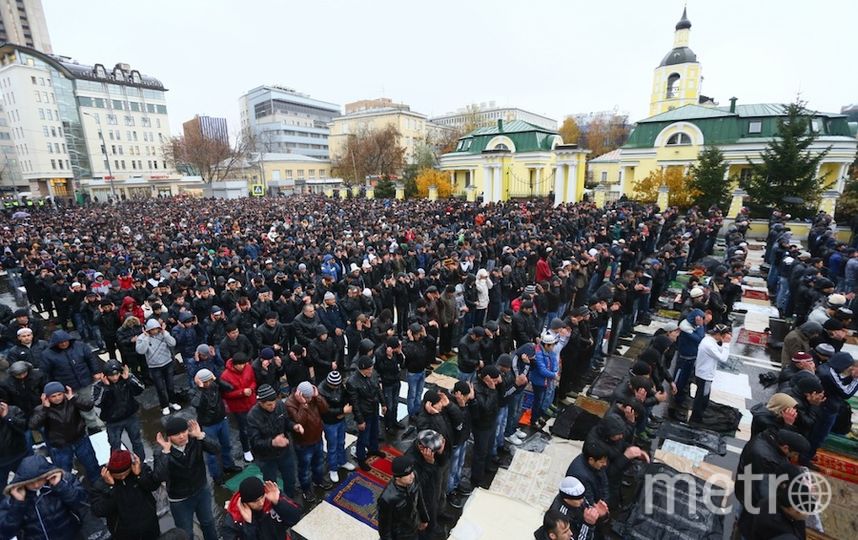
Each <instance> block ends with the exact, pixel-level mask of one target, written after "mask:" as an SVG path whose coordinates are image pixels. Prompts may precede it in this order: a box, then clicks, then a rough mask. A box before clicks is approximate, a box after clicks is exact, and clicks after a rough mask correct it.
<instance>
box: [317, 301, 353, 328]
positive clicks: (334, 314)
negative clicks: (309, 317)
mask: <svg viewBox="0 0 858 540" xmlns="http://www.w3.org/2000/svg"><path fill="white" fill-rule="evenodd" d="M316 313H318V314H319V320H320V321H322V324H324V325H325V328H327V329H328V332H330V333H331V334H332V335H333V333H334V330H336V329H337V328H339V329H340V330H343V331H345V329H346V327H347V326H348V324H346V317H345V316H344V315H343V312H342V310H341V309H340V306H339V305H337V304H334V305H333V306H328V305H323V306H322V307H320V308H319V309H317V310H316Z"/></svg>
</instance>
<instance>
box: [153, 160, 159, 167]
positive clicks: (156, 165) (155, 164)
mask: <svg viewBox="0 0 858 540" xmlns="http://www.w3.org/2000/svg"><path fill="white" fill-rule="evenodd" d="M152 165H154V166H155V167H154V168H155V169H157V168H158V162H157V161H153V162H152Z"/></svg>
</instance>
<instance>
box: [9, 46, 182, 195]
mask: <svg viewBox="0 0 858 540" xmlns="http://www.w3.org/2000/svg"><path fill="white" fill-rule="evenodd" d="M166 91H167V89H166V88H164V85H163V84H161V82H160V81H159V80H158V79H155V78H153V77H150V76H147V75H144V74H142V73H140V71H138V70H136V69H132V68H131V67H130V66H129V65H127V64H121V63H120V64H116V65H115V66H113V67H105V66H104V65H103V64H95V65H92V66H90V65H84V64H81V63H78V62H76V61H75V60H72V59H71V58H68V57H63V56H54V55H49V54H45V53H43V52H41V51H37V50H35V49H32V48H29V47H24V46H21V45H14V44H11V43H6V44H4V45H2V46H0V95H2V103H3V109H4V110H5V115H6V119H7V121H8V129H9V131H10V133H11V141H12V143H13V144H14V145H15V150H16V154H17V156H18V162H19V164H20V168H21V174H22V176H23V179H24V180H26V181H27V182H28V183H29V187H30V191H32V192H33V195H34V196H47V195H51V196H56V197H70V196H72V195H73V193H74V191H75V190H78V191H87V192H89V193H90V194H91V195H93V196H98V197H99V200H102V201H103V200H106V199H107V196H108V195H110V194H111V193H112V189H111V185H112V186H113V189H115V190H116V195H117V196H119V197H122V196H125V197H128V198H133V197H143V196H152V195H154V194H157V193H166V192H167V191H169V190H170V187H169V186H166V187H164V185H163V184H164V183H165V182H175V181H177V179H178V177H177V176H176V173H175V171H173V170H172V168H171V167H170V166H169V165H168V163H167V161H166V159H165V157H164V153H163V145H164V143H166V142H167V141H168V140H169V138H170V132H169V119H168V116H167V102H166V98H165V92H166ZM2 129H3V128H2V127H0V138H2Z"/></svg>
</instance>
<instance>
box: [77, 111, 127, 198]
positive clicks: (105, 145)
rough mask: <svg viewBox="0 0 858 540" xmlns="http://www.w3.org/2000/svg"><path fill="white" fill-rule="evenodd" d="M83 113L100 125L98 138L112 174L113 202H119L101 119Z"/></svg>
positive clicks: (109, 171)
mask: <svg viewBox="0 0 858 540" xmlns="http://www.w3.org/2000/svg"><path fill="white" fill-rule="evenodd" d="M81 114H84V115H86V116H89V117H90V118H92V119H93V120H95V125H96V126H98V140H99V142H100V143H101V151H102V153H103V154H104V163H106V164H107V175H108V176H110V193H111V195H113V202H114V203H116V202H119V199H117V198H116V186H114V185H113V181H114V180H116V179H115V178H114V177H113V171H112V170H111V169H110V156H108V155H107V144H105V142H104V133H102V132H101V120H99V118H98V117H97V116H95V115H94V114H92V113H88V112H84V111H81Z"/></svg>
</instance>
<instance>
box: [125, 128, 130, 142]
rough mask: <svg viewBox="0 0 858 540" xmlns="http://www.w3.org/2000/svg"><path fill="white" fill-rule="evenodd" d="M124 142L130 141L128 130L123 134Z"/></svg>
mask: <svg viewBox="0 0 858 540" xmlns="http://www.w3.org/2000/svg"><path fill="white" fill-rule="evenodd" d="M125 140H126V141H130V140H131V130H128V131H126V132H125Z"/></svg>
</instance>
